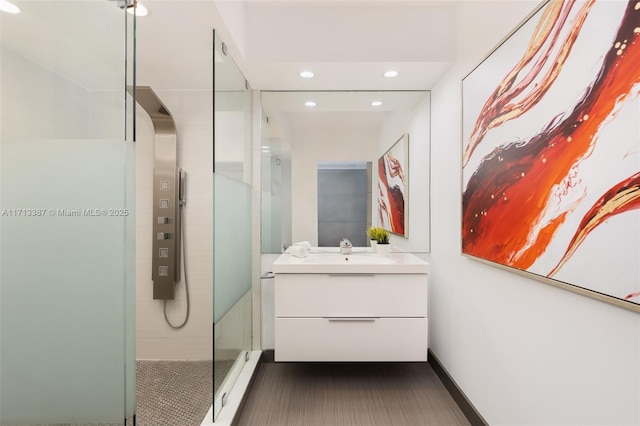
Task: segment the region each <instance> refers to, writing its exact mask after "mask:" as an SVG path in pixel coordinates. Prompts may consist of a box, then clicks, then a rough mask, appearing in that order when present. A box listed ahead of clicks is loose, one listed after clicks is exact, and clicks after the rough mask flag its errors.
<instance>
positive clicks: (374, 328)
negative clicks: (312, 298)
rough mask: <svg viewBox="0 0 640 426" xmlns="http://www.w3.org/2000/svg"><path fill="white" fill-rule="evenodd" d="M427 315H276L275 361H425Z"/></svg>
mask: <svg viewBox="0 0 640 426" xmlns="http://www.w3.org/2000/svg"><path fill="white" fill-rule="evenodd" d="M427 321H428V320H427V318H276V327H275V347H276V349H275V360H276V361H403V362H410V361H426V360H427V333H428V323H427Z"/></svg>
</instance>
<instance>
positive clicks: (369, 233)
mask: <svg viewBox="0 0 640 426" xmlns="http://www.w3.org/2000/svg"><path fill="white" fill-rule="evenodd" d="M378 229H379V228H376V227H373V226H372V227H371V228H369V229H367V237H369V244H371V251H372V252H373V253H375V252H376V245H377V244H378V240H377V239H376V235H377V233H378Z"/></svg>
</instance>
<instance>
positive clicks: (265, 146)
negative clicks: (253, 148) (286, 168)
mask: <svg viewBox="0 0 640 426" xmlns="http://www.w3.org/2000/svg"><path fill="white" fill-rule="evenodd" d="M261 148H262V149H269V145H262V146H261Z"/></svg>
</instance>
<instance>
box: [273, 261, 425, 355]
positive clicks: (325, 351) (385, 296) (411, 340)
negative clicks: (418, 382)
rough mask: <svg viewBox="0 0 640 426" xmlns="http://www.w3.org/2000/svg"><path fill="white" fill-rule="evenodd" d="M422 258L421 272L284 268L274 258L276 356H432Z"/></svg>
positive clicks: (414, 269)
mask: <svg viewBox="0 0 640 426" xmlns="http://www.w3.org/2000/svg"><path fill="white" fill-rule="evenodd" d="M283 256H286V255H283ZM405 257H406V256H405ZM414 257H415V256H414ZM413 260H415V261H416V262H417V261H419V262H422V260H420V259H418V258H415V259H413ZM285 261H286V259H285ZM422 263H423V264H424V272H421V273H416V272H411V273H402V271H407V270H413V271H416V270H420V269H421V268H417V269H416V268H413V269H411V268H401V267H400V265H397V268H393V269H397V270H398V273H379V272H376V273H368V272H362V268H358V269H357V270H358V271H359V272H352V273H349V272H340V273H331V272H326V273H317V272H316V273H278V272H277V268H275V264H274V272H276V278H275V360H276V361H426V360H427V336H428V315H427V273H426V268H427V264H426V263H424V262H422ZM312 270H316V271H317V270H318V269H312ZM343 271H344V270H343Z"/></svg>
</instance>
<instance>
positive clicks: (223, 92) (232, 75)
mask: <svg viewBox="0 0 640 426" xmlns="http://www.w3.org/2000/svg"><path fill="white" fill-rule="evenodd" d="M214 46H215V47H214V170H213V171H214V173H213V177H212V178H213V188H214V197H213V203H214V205H213V215H214V217H213V224H214V227H213V232H214V235H213V239H214V253H213V256H214V259H213V265H214V271H213V272H214V273H213V277H214V282H213V307H214V308H213V333H214V336H213V337H214V339H213V341H214V343H213V345H214V351H213V352H214V353H213V355H214V402H213V409H212V411H213V419H215V418H216V417H217V416H218V414H219V413H220V411H221V410H222V409H223V406H224V405H225V402H226V399H227V397H228V395H229V393H230V392H231V389H232V388H233V386H234V384H235V381H236V379H237V378H238V375H239V374H240V372H241V370H242V368H243V367H244V366H245V364H246V361H247V359H248V354H249V352H250V351H251V324H252V321H251V318H252V317H251V315H252V314H251V308H252V303H251V277H252V226H253V225H252V149H251V146H252V137H253V133H252V121H253V110H252V92H251V90H250V89H249V87H248V84H247V82H246V80H245V78H244V76H243V75H242V72H241V71H240V70H239V68H238V67H237V65H236V64H235V62H234V61H233V59H232V58H231V56H230V55H229V52H228V51H227V48H226V46H224V43H223V42H222V41H221V40H220V38H219V37H218V36H217V34H216V33H215V31H214Z"/></svg>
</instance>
